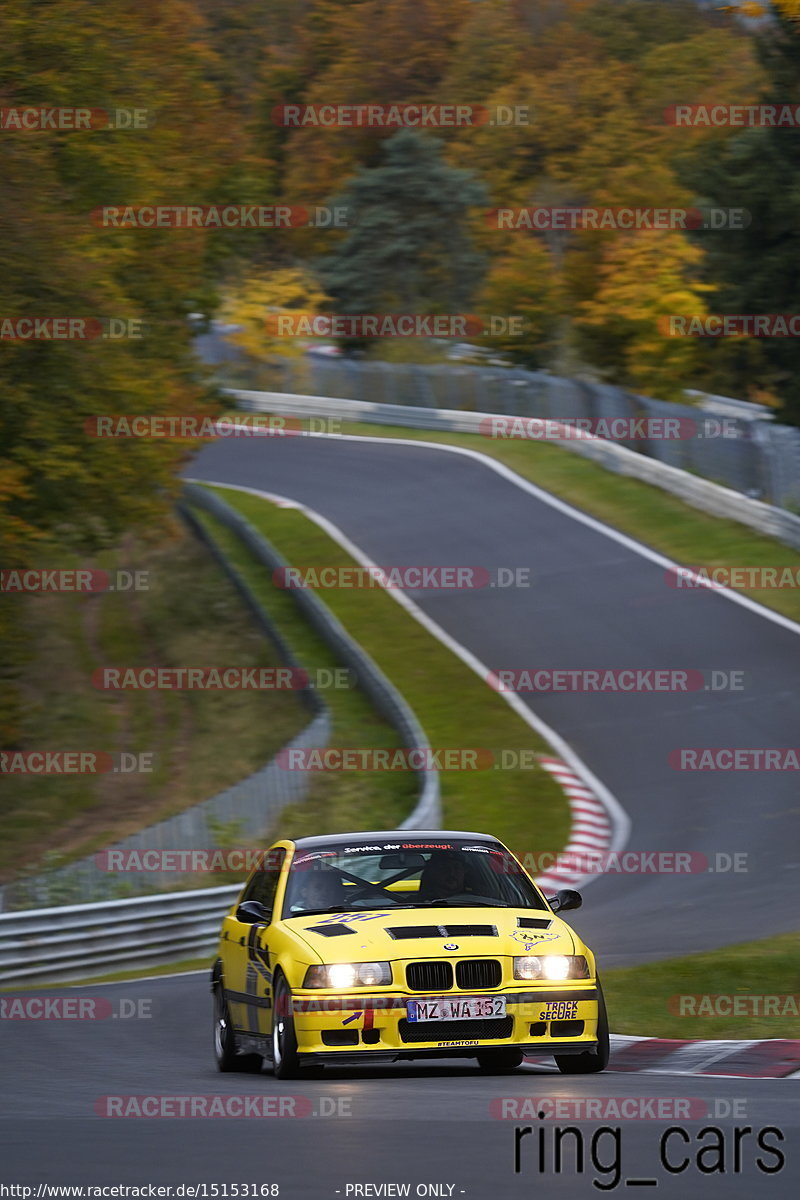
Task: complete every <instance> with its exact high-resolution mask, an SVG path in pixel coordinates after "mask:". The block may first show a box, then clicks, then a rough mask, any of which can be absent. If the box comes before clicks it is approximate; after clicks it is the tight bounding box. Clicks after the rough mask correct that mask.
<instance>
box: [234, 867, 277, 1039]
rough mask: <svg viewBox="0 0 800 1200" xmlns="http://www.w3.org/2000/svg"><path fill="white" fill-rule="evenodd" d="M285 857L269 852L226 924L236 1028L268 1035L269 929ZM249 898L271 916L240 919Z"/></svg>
mask: <svg viewBox="0 0 800 1200" xmlns="http://www.w3.org/2000/svg"><path fill="white" fill-rule="evenodd" d="M285 858H286V851H285V850H284V849H283V848H276V849H273V850H270V851H269V853H268V854H267V855H266V856H265V859H264V863H263V865H262V867H261V868H260V869H258V870H256V871H254V872H253V874H252V875H251V876H250V879H249V880H248V882H247V887H246V888H245V890H244V892H243V893H242V895H241V896H240V897H239V900H238V902H237V907H236V909H235V911H234V912H232V913H229V914H228V916H227V917H226V918H225V921H224V923H223V929H222V938H223V942H224V943H225V954H224V963H225V968H224V970H225V995H226V998H227V1001H228V1008H229V1011H230V1014H231V1019H232V1021H233V1025H234V1028H235V1029H238V1030H240V1031H241V1032H242V1033H250V1034H255V1035H262V1036H267V1037H268V1036H269V1035H270V1033H271V1022H272V1013H271V1006H272V970H271V967H270V951H269V929H270V925H271V916H272V913H273V905H274V902H275V893H276V891H277V888H278V883H279V882H280V878H281V871H282V869H283V864H284V861H285ZM249 900H254V901H256V902H257V903H258V904H261V905H262V906H263V907H264V908H265V909H266V910H267V912H268V914H269V917H270V919H266V918H265V919H264V920H263V921H258V920H255V921H250V920H245V921H243V920H240V918H239V914H240V910H241V906H242V905H243V904H244V903H245V902H246V901H249ZM275 917H276V919H277V914H275Z"/></svg>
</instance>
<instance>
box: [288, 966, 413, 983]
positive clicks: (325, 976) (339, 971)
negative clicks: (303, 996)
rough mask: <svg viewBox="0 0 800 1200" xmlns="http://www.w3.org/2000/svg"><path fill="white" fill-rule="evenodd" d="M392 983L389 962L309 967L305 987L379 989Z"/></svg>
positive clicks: (304, 981)
mask: <svg viewBox="0 0 800 1200" xmlns="http://www.w3.org/2000/svg"><path fill="white" fill-rule="evenodd" d="M391 982H392V967H391V964H390V963H388V962H366V963H333V964H332V965H331V966H327V967H323V966H317V967H309V968H308V970H307V971H306V977H305V979H304V980H303V987H307V988H315V987H318V988H352V987H379V986H381V985H384V984H387V983H391Z"/></svg>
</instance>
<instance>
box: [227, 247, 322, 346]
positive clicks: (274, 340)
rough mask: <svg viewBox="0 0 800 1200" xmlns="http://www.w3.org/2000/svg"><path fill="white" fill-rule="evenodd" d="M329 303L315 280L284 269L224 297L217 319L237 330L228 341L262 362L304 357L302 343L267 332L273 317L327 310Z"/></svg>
mask: <svg viewBox="0 0 800 1200" xmlns="http://www.w3.org/2000/svg"><path fill="white" fill-rule="evenodd" d="M331 304H332V301H331V299H330V297H329V296H327V295H326V294H325V292H324V291H323V290H322V288H321V287H320V286H319V284H318V283H317V281H316V279H315V278H314V276H313V275H312V274H311V273H310V272H309V271H306V270H303V269H301V268H298V267H286V268H283V269H281V270H278V271H273V272H272V273H271V274H269V275H250V276H248V277H247V278H246V279H244V281H243V282H242V283H241V284H240V285H239V286H238V287H237V288H235V289H231V290H230V291H228V292H227V293H226V294H225V296H224V297H223V302H222V306H221V309H220V317H221V319H222V320H223V321H225V322H229V323H230V324H233V325H238V326H240V329H239V330H238V331H237V332H235V333H234V334H233V335H232V337H231V341H233V342H235V344H236V345H237V346H241V348H242V349H243V350H245V351H246V352H247V353H248V354H249V355H250V356H251V357H252V358H255V359H258V360H259V361H261V362H265V361H268V360H269V359H271V358H275V357H276V356H280V357H284V358H286V357H289V358H290V357H295V356H297V355H300V354H302V353H303V343H302V340H301V339H298V338H292V337H280V336H277V335H276V334H274V333H272V332H271V331H270V330H269V329H268V328H267V317H268V316H269V315H270V314H274V313H295V314H297V315H298V316H299V315H300V314H301V313H302V314H311V313H320V312H322V311H323V310H325V309H328V310H330V307H331Z"/></svg>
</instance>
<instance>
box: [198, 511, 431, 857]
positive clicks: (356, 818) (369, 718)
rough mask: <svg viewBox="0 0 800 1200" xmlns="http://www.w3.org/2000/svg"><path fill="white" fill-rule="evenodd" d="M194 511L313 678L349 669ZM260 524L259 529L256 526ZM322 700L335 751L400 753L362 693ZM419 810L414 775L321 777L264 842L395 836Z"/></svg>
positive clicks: (216, 527)
mask: <svg viewBox="0 0 800 1200" xmlns="http://www.w3.org/2000/svg"><path fill="white" fill-rule="evenodd" d="M226 498H227V499H229V500H231V499H232V500H234V501H236V500H239V499H241V498H242V497H241V494H240V493H235V492H229V493H228V494H227V496H226ZM250 507H255V508H256V509H267V508H270V509H271V508H272V505H268V504H267V503H266V502H265V501H263V500H256V501H255V502H254V504H253V505H251V506H250ZM194 511H195V515H196V516H197V518H198V520H200V521H201V522H202V523H203V525H204V526H205V528H206V529H207V530H208V532H209V533H210V534H211V536H212V537H213V538H214V540H215V541H216V542H217V544H218V545H219V546H220V548H221V549H222V550H223V551H224V553H225V555H226V557H227V559H228V561H229V562H231V563H232V564H233V565H234V566H235V567H236V569H237V571H238V572H239V573H240V575H241V576H242V577H243V578H244V579H245V580H246V582H247V583H248V584H249V586H250V587H251V588H252V590H253V592H254V593H255V595H256V596H257V597H258V599H259V600H260V601H261V603H262V604H263V606H264V608H265V609H266V610H267V612H268V613H269V616H270V618H271V619H272V621H273V623H274V625H275V626H276V627H277V629H278V630H279V631H280V633H281V634H282V635H283V637H284V638H285V640H286V641H287V642H288V644H289V645H290V646H291V648H292V650H293V651H294V653H295V655H296V657H297V659H298V661H299V662H300V663H301V664H302V665H303V667H304V668H305V669H306V670H307V671H308V672H309V674H310V675H312V677H313V675H314V674H315V673H316V672H317V671H334V670H335V669H336V668H337V667H341V665H342V664H341V663H339V662H338V661H337V659H336V658H335V656H334V655H333V653H332V651H331V650H330V649H329V648H328V646H327V644H326V643H325V642H324V641H323V639H322V638H321V637H320V636H319V635H318V634H317V633H315V631H314V630H313V629H312V628H311V626H310V625H309V624H308V622H307V621H306V620H305V618H304V617H303V616H302V614H301V612H300V610H299V609H298V607H297V605H296V604H295V601H294V599H293V597H292V595H291V593H290V592H287V591H284V590H282V589H281V588H278V587H276V586H275V585H274V584H273V583H272V580H271V577H270V573H269V572H268V571H266V570H265V569H264V568H263V567H262V566H261V565H260V564H259V563H258V562H256V560H255V559H254V558H253V557H252V555H251V554H250V552H249V550H248V549H247V548H246V547H245V546H244V544H243V543H242V542H241V541H240V539H239V538H237V537H236V535H235V534H233V533H231V532H230V530H229V529H227V528H226V527H225V526H224V525H222V524H221V523H220V522H219V521H217V520H215V518H214V517H213V516H210V515H209V514H208V513H206V512H204V511H203V510H202V509H195V510H194ZM246 515H247V516H248V517H250V515H251V514H250V512H249V511H248V512H247V513H246ZM253 523H254V524H257V522H256V521H254V522H253ZM262 532H264V531H263V529H262ZM320 695H321V696H322V698H323V700H324V701H325V703H326V704H327V705H328V707H329V709H330V712H331V718H332V725H333V732H332V735H331V744H332V745H353V746H369V747H381V746H387V747H390V748H398V747H399V746H400V737H399V734H398V733H397V732H396V731H395V729H394V728H393V727H392V726H391V725H389V724H388V722H386V721H385V720H384V719H383V718H382V717H381V716H380V715H379V713H377V712H376V710H375V708H374V707H373V705H372V703H371V701H370V700H369V699H368V698H367V696H366V695H365V694H364V693H363V692H362V691H360V690H359V689H357V688H351V687H347V688H328V689H326V690H325V691H322V692H320ZM307 720H310V717H308V718H307ZM415 804H416V787H415V778H414V776H412V775H409V774H408V773H407V772H386V771H383V772H380V773H376V774H371V773H370V774H367V773H366V772H337V773H335V774H334V773H327V772H326V773H317V772H314V773H312V775H311V780H310V787H309V791H308V795H307V798H306V799H305V800H304V801H303V802H301V803H300V804H296V805H292V806H291V807H290V808H288V809H285V810H284V812H283V813H282V814H281V816H280V817H279V819H278V821H277V822H276V823H275V824H274V825H273V826H272V827H271V828H270V829H267V830H265V831H264V839H263V840H264V841H265V842H266V844H267V845H268V844H269V842H270V841H273V840H274V839H275V838H276V837H302V836H304V835H309V834H314V833H333V832H340V831H341V832H346V831H347V830H348V829H367V828H370V826H374V825H375V823H376V822H377V823H379V824H381V825H385V826H386V827H387V828H393V827H395V826H396V825H397V824H398V822H400V821H403V820H404V819H405V818H406V817H407V816H408V814H409V813H410V812H411V810H412V809H413V808H414V805H415Z"/></svg>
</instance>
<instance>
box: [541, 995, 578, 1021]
mask: <svg viewBox="0 0 800 1200" xmlns="http://www.w3.org/2000/svg"><path fill="white" fill-rule="evenodd" d="M577 1015H578V1001H577V1000H551V1001H550V1003H549V1004H546V1005H545V1006H544V1008H543V1009H542V1011H541V1012H540V1013H539V1020H540V1021H565V1020H569V1019H570V1018H571V1017H577Z"/></svg>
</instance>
